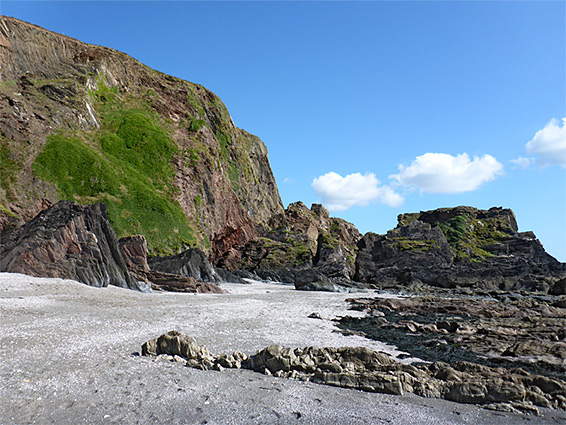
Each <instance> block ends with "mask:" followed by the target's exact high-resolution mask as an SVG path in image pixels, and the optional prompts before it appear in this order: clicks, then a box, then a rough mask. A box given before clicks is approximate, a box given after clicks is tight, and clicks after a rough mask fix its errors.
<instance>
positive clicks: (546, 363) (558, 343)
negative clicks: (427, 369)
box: [339, 291, 566, 379]
mask: <svg viewBox="0 0 566 425" xmlns="http://www.w3.org/2000/svg"><path fill="white" fill-rule="evenodd" d="M556 298H557V297H548V296H544V297H534V296H529V297H525V296H522V295H519V294H517V295H516V296H513V297H510V296H509V295H508V294H505V293H501V294H498V293H493V294H492V295H490V296H488V297H477V296H469V295H462V294H459V295H456V294H448V293H447V292H446V291H444V292H440V293H438V295H437V296H434V295H432V294H429V295H426V296H420V297H417V296H415V297H409V298H400V299H380V298H373V299H358V300H350V302H351V304H352V308H353V309H355V310H360V311H365V312H366V315H365V317H361V318H360V317H358V318H355V317H344V318H342V319H340V321H339V322H340V324H339V327H340V328H342V329H346V330H348V331H353V332H361V333H362V334H363V335H366V336H368V337H370V338H374V339H377V340H379V341H383V342H389V343H391V344H394V345H396V346H397V347H399V349H401V350H404V351H407V352H409V353H411V354H412V355H413V356H414V357H418V358H421V359H424V360H429V361H439V360H441V361H445V362H455V361H470V362H474V363H476V364H483V365H486V366H492V367H505V368H507V369H514V368H517V367H521V368H524V369H525V370H527V371H529V372H531V373H535V374H537V375H547V376H549V378H553V377H558V378H561V379H566V341H565V340H564V339H565V338H566V331H565V330H564V329H566V310H565V309H563V308H560V307H559V306H557V305H556V304H557V303H558V304H559V301H560V300H561V299H560V298H558V300H557V299H556ZM437 374H438V375H437V377H438V378H439V379H444V378H443V375H450V376H451V379H455V376H454V374H453V373H452V372H451V370H444V371H437ZM460 378H461V377H460ZM461 379H463V378H461Z"/></svg>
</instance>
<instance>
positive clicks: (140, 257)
mask: <svg viewBox="0 0 566 425" xmlns="http://www.w3.org/2000/svg"><path fill="white" fill-rule="evenodd" d="M118 242H119V245H120V249H121V251H122V254H123V256H124V258H125V260H126V264H127V266H128V269H129V271H130V273H131V274H132V275H133V276H134V277H135V278H136V279H137V280H139V281H143V282H146V283H148V284H149V285H150V286H151V289H154V290H157V291H170V292H196V293H216V294H220V293H224V292H225V291H223V290H222V289H221V288H220V287H218V285H216V284H214V283H212V282H203V281H202V280H200V279H197V278H195V277H193V276H187V275H180V274H178V273H166V272H160V271H156V270H151V269H150V268H149V265H148V263H147V254H148V249H147V242H146V240H145V238H144V237H143V236H142V235H134V236H129V237H125V238H122V239H120V240H119V241H118ZM197 258H198V259H199V261H200V260H201V258H200V256H198V257H197ZM207 263H208V262H207ZM199 264H202V263H201V262H199ZM208 266H210V264H208ZM210 267H212V266H210Z"/></svg>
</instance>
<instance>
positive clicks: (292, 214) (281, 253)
mask: <svg viewBox="0 0 566 425" xmlns="http://www.w3.org/2000/svg"><path fill="white" fill-rule="evenodd" d="M273 226H274V229H273V230H271V231H269V232H265V233H264V235H263V237H260V238H256V239H254V240H252V241H250V242H248V243H246V244H244V245H243V246H240V247H238V248H237V249H232V250H231V251H230V252H228V253H227V254H226V255H224V256H223V257H222V258H221V259H220V260H219V261H218V265H220V266H221V267H223V268H226V269H228V270H232V271H236V270H238V271H243V272H247V273H249V274H250V275H251V276H256V277H259V278H262V279H270V280H278V281H281V282H287V283H295V284H298V285H299V287H304V286H305V285H306V286H318V287H325V288H326V290H332V288H335V289H340V285H346V286H351V283H350V281H351V278H352V277H353V275H354V271H355V268H354V261H355V257H356V250H357V245H356V244H357V242H358V240H359V239H360V238H361V234H360V233H359V232H358V230H357V229H356V228H355V226H354V225H353V224H351V223H348V222H347V221H345V220H342V219H340V218H334V217H330V216H329V214H328V211H327V210H326V209H325V208H324V207H323V206H322V205H319V204H313V205H312V207H311V209H310V210H309V209H308V208H307V207H306V206H305V205H304V204H303V203H302V202H296V203H293V204H290V205H289V206H288V207H287V209H286V210H285V215H284V216H282V217H279V220H278V221H277V223H276V224H274V225H273Z"/></svg>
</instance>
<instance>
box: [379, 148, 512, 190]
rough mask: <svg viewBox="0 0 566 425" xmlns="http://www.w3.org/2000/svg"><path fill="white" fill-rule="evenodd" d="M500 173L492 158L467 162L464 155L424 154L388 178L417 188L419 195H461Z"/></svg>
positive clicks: (467, 157) (501, 166)
mask: <svg viewBox="0 0 566 425" xmlns="http://www.w3.org/2000/svg"><path fill="white" fill-rule="evenodd" d="M502 170H503V165H502V164H501V163H500V162H499V161H497V160H496V159H495V158H494V157H493V156H491V155H483V156H482V157H478V156H474V158H473V159H470V157H469V155H468V154H467V153H461V154H459V155H456V156H452V155H449V154H445V153H425V154H424V155H421V156H417V157H416V158H415V160H414V161H413V162H412V164H411V165H409V166H408V167H406V166H404V165H399V171H400V173H399V174H394V175H391V176H389V178H391V179H394V180H396V181H397V182H399V183H400V184H402V185H404V186H416V187H417V188H419V189H420V190H421V192H428V193H462V192H470V191H473V190H476V189H478V188H479V187H480V186H481V185H482V184H484V183H487V182H489V181H491V180H493V179H495V177H496V176H497V175H498V174H500V173H501V172H502Z"/></svg>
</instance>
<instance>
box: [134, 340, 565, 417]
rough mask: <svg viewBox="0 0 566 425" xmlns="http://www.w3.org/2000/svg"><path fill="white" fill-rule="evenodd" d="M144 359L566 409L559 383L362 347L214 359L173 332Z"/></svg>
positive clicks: (507, 406) (491, 404) (509, 407)
mask: <svg viewBox="0 0 566 425" xmlns="http://www.w3.org/2000/svg"><path fill="white" fill-rule="evenodd" d="M142 355H144V356H159V355H166V356H169V358H170V359H171V360H172V361H177V362H181V363H185V364H186V366H189V367H193V368H197V369H201V370H207V369H212V370H218V371H222V370H223V369H224V368H244V369H250V370H253V371H256V372H260V373H264V374H266V375H274V376H276V377H285V378H292V379H298V380H302V381H312V382H315V383H319V384H326V385H333V386H338V387H344V388H352V389H358V390H362V391H370V392H381V393H388V394H398V395H403V394H405V393H414V394H416V395H419V396H423V397H434V398H444V399H447V400H452V401H456V402H459V403H474V404H481V405H484V406H485V407H488V408H494V409H498V410H505V411H520V412H523V413H525V412H526V413H533V414H537V413H538V410H537V407H536V406H542V407H550V408H554V409H563V410H564V409H566V383H564V382H563V381H561V380H558V379H552V378H549V377H545V376H539V375H532V374H529V373H527V372H525V371H523V370H522V369H514V370H507V369H502V368H491V367H486V366H482V365H479V364H474V363H469V362H456V363H453V364H451V365H448V364H447V363H443V362H434V363H432V364H428V365H422V364H421V365H406V364H402V363H399V362H397V361H395V360H394V359H392V358H391V357H389V356H388V355H386V354H384V353H380V352H376V351H372V350H369V349H367V348H363V347H356V348H353V347H342V348H332V347H324V348H314V347H305V348H295V349H292V348H288V347H282V346H280V345H272V346H269V347H267V348H264V349H263V350H260V351H258V352H257V353H256V354H254V355H252V356H247V355H246V354H244V353H242V352H241V351H235V352H234V353H233V354H226V353H222V354H211V353H210V352H209V351H208V349H207V348H206V347H205V346H203V345H200V344H198V343H197V342H196V341H195V340H194V339H193V338H191V337H189V336H186V335H182V334H180V333H179V332H176V331H171V332H168V333H166V334H164V335H162V336H160V337H159V338H156V339H153V340H150V341H148V342H146V343H144V344H143V345H142Z"/></svg>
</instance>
